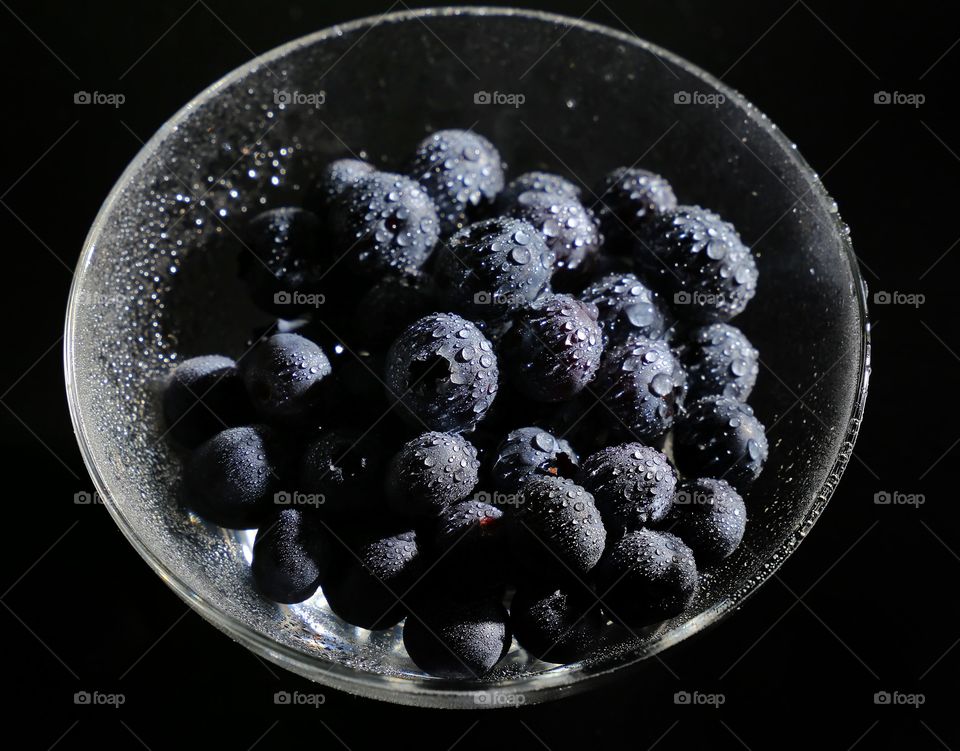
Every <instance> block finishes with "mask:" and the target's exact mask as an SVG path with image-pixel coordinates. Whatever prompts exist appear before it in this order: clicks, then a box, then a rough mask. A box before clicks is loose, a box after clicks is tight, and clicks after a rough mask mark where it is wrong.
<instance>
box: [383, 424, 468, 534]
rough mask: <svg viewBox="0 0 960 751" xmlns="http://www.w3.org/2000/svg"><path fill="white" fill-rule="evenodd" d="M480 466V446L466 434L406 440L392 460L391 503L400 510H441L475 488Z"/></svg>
mask: <svg viewBox="0 0 960 751" xmlns="http://www.w3.org/2000/svg"><path fill="white" fill-rule="evenodd" d="M479 470H480V462H479V461H478V460H477V450H476V449H475V448H474V447H473V446H472V445H471V444H470V442H469V441H467V440H466V439H465V438H464V437H463V436H460V435H456V434H450V433H438V432H430V433H424V434H423V435H421V436H418V437H416V438H414V439H413V440H411V441H408V442H407V443H405V444H404V445H403V447H402V448H401V449H400V451H399V452H398V453H397V455H396V456H395V457H394V458H393V461H392V462H391V463H390V470H389V473H388V474H387V480H386V490H387V498H388V499H389V504H390V507H391V509H392V510H393V511H394V512H396V513H399V514H409V515H435V514H439V513H440V512H441V511H443V510H444V509H445V508H446V507H447V506H449V505H450V504H452V503H456V502H457V501H460V500H462V499H464V498H466V497H467V496H468V495H470V493H471V492H473V489H474V488H475V487H476V485H477V481H478V472H479Z"/></svg>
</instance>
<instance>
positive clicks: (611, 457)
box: [577, 443, 677, 529]
mask: <svg viewBox="0 0 960 751" xmlns="http://www.w3.org/2000/svg"><path fill="white" fill-rule="evenodd" d="M577 482H579V483H580V484H581V485H582V486H583V487H584V488H586V489H587V490H588V491H590V492H591V493H592V494H593V497H594V499H595V500H596V504H597V509H598V510H599V511H600V516H601V517H602V518H603V521H604V524H605V525H606V526H607V528H608V529H615V528H620V529H638V528H639V527H641V526H645V525H648V524H652V523H654V522H658V521H661V520H662V519H663V518H664V517H665V516H666V515H667V514H668V513H669V511H670V507H671V505H672V503H673V497H674V491H675V489H676V485H677V476H676V473H675V472H674V471H673V467H671V466H670V463H669V461H667V457H666V456H664V455H663V454H661V453H660V452H659V451H657V450H656V449H654V448H650V447H649V446H644V445H643V444H641V443H625V444H622V445H619V446H609V447H607V448H605V449H602V450H600V451H598V452H597V453H595V454H593V455H591V456H589V457H587V459H586V460H585V461H584V462H583V466H582V467H581V468H580V472H579V473H578V474H577Z"/></svg>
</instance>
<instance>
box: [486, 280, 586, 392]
mask: <svg viewBox="0 0 960 751" xmlns="http://www.w3.org/2000/svg"><path fill="white" fill-rule="evenodd" d="M501 351H502V352H503V354H504V357H503V361H504V370H505V373H506V375H507V377H508V379H509V380H510V382H511V383H512V384H513V386H514V387H515V388H516V389H517V390H518V391H519V392H520V393H521V394H523V395H524V396H526V397H528V398H530V399H534V400H536V401H541V402H560V401H565V400H567V399H570V398H572V397H574V396H576V395H577V394H578V393H580V392H581V391H582V390H583V389H584V388H586V386H587V384H588V383H589V382H590V381H592V380H593V377H594V376H595V375H596V372H597V368H599V367H600V357H601V355H602V354H603V333H602V332H601V330H600V325H599V324H598V323H597V309H596V308H595V307H594V306H593V305H589V304H587V303H582V302H580V301H579V300H577V299H576V298H574V297H570V296H569V295H544V296H543V297H541V298H540V299H539V300H537V301H536V302H534V303H531V304H530V305H529V306H528V307H526V308H524V309H522V310H520V311H519V312H518V313H517V314H516V316H515V318H514V323H513V327H512V328H511V329H510V331H509V332H508V333H507V335H506V337H505V338H504V342H503V348H502V350H501Z"/></svg>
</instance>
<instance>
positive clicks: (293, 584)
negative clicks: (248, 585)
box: [250, 507, 326, 603]
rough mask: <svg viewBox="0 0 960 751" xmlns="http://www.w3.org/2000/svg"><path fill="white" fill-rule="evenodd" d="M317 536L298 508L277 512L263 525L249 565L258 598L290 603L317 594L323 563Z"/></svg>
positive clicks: (317, 531) (307, 517)
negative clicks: (259, 596)
mask: <svg viewBox="0 0 960 751" xmlns="http://www.w3.org/2000/svg"><path fill="white" fill-rule="evenodd" d="M319 533H320V530H319V529H317V528H316V526H315V525H312V524H311V523H310V518H309V514H308V512H304V511H303V510H302V509H299V508H292V507H291V508H284V509H281V510H280V511H279V512H277V513H275V514H273V515H271V516H269V517H267V518H266V519H265V520H264V521H263V523H262V526H261V527H260V529H258V530H257V539H256V542H255V543H254V545H253V562H252V563H251V564H250V570H251V573H252V574H253V583H254V584H255V585H256V587H257V589H258V590H259V591H260V594H262V595H263V596H264V597H266V598H268V599H270V600H273V601H274V602H282V603H294V602H303V601H304V600H307V599H309V598H310V597H311V596H312V595H313V593H314V592H316V591H317V587H319V586H320V579H321V578H322V576H323V574H324V567H325V563H326V559H325V557H324V551H321V550H320V548H321V544H318V542H317V538H318V537H320V534H319Z"/></svg>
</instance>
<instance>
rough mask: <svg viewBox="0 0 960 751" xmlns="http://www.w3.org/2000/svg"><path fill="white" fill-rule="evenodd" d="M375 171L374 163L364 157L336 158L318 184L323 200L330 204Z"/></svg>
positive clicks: (325, 169) (322, 174) (326, 168)
mask: <svg viewBox="0 0 960 751" xmlns="http://www.w3.org/2000/svg"><path fill="white" fill-rule="evenodd" d="M373 172H376V170H375V169H374V167H373V165H372V164H369V163H367V162H365V161H363V160H362V159H336V160H334V161H332V162H330V164H328V165H327V166H326V167H325V168H324V169H323V172H322V173H321V174H320V180H319V182H318V186H317V187H318V192H319V193H320V198H321V200H322V201H323V202H324V203H325V204H327V205H329V204H330V202H332V201H334V200H336V199H337V198H339V197H340V196H342V195H343V194H344V193H346V192H347V191H348V190H350V188H352V187H353V186H354V185H356V184H357V183H358V182H359V181H360V179H361V178H363V177H366V176H368V175H370V174H372V173H373Z"/></svg>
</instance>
